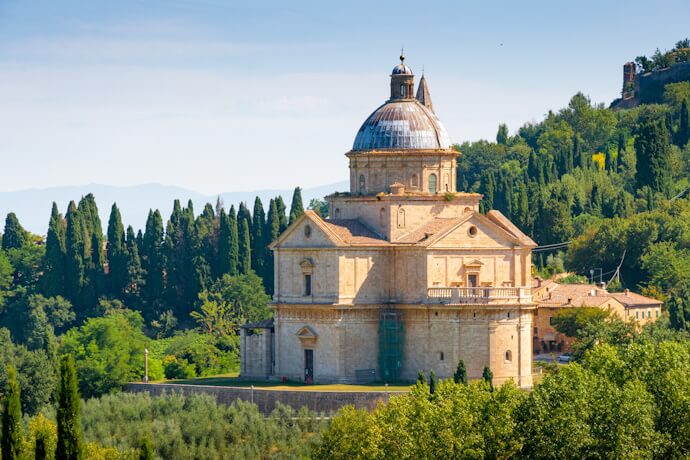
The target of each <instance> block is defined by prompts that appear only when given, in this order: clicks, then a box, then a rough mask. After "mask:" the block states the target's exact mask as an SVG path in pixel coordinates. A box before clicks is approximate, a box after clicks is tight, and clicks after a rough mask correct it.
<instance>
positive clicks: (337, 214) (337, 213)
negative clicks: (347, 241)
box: [335, 208, 340, 219]
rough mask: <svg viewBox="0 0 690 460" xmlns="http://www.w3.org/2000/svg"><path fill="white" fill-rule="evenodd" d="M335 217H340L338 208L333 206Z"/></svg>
mask: <svg viewBox="0 0 690 460" xmlns="http://www.w3.org/2000/svg"><path fill="white" fill-rule="evenodd" d="M335 218H336V219H340V208H335Z"/></svg>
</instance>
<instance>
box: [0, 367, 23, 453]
mask: <svg viewBox="0 0 690 460" xmlns="http://www.w3.org/2000/svg"><path fill="white" fill-rule="evenodd" d="M4 393H5V394H4V395H3V401H2V439H0V441H2V442H1V443H2V460H15V459H18V458H19V455H20V451H21V446H22V431H21V429H22V425H21V423H22V406H21V402H20V397H19V383H18V382H17V370H16V369H15V368H14V366H7V384H6V386H5V391H4Z"/></svg>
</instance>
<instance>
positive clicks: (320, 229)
mask: <svg viewBox="0 0 690 460" xmlns="http://www.w3.org/2000/svg"><path fill="white" fill-rule="evenodd" d="M340 245H342V242H341V241H340V240H339V238H338V237H337V236H336V235H334V234H333V233H332V232H330V231H329V230H328V228H327V226H326V225H325V224H324V223H323V220H322V219H321V218H320V217H319V216H318V215H317V214H316V213H315V212H313V211H305V212H304V214H303V215H302V216H300V218H299V219H297V220H296V221H295V222H293V223H292V225H290V226H289V227H288V228H287V229H286V230H285V231H284V232H283V233H282V234H281V235H280V236H279V237H278V239H277V240H275V241H274V242H273V243H271V245H270V246H269V247H270V248H271V249H275V248H319V247H320V248H324V247H336V246H340Z"/></svg>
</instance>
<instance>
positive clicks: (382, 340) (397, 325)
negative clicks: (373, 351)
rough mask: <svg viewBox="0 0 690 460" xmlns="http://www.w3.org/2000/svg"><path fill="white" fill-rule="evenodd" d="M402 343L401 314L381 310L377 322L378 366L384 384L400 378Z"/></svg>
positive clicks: (403, 336)
mask: <svg viewBox="0 0 690 460" xmlns="http://www.w3.org/2000/svg"><path fill="white" fill-rule="evenodd" d="M404 341H405V331H404V328H403V321H402V312H400V311H396V310H393V309H388V310H383V311H382V312H381V319H380V321H379V366H380V369H381V380H383V381H384V382H397V381H398V379H399V378H400V371H401V370H402V363H403V346H404Z"/></svg>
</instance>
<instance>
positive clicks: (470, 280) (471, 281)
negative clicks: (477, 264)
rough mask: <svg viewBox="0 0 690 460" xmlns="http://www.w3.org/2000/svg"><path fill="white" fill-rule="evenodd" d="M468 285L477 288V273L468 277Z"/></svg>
mask: <svg viewBox="0 0 690 460" xmlns="http://www.w3.org/2000/svg"><path fill="white" fill-rule="evenodd" d="M467 285H468V286H469V287H477V275H476V274H475V273H472V274H470V275H467Z"/></svg>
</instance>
